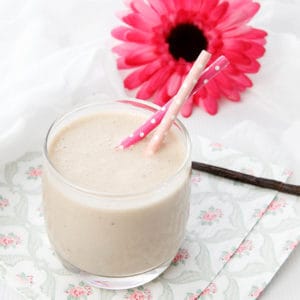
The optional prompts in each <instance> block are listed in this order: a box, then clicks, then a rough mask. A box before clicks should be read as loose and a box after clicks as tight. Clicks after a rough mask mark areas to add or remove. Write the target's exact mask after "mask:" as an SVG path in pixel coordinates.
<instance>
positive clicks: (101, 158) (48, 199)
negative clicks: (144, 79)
mask: <svg viewBox="0 0 300 300" xmlns="http://www.w3.org/2000/svg"><path fill="white" fill-rule="evenodd" d="M156 109H159V107H157V106H155V105H153V104H149V103H148V102H144V101H138V100H135V99H129V100H115V101H108V102H103V103H102V102H101V103H96V104H89V105H85V106H82V107H79V108H77V109H75V110H73V111H71V112H69V113H67V114H65V115H64V116H62V117H61V118H60V119H58V120H57V121H55V122H54V123H53V125H52V126H51V128H50V129H49V131H48V134H47V137H46V141H45V146H44V172H43V183H42V186H43V205H44V214H45V221H46V227H47V232H48V236H49V240H50V242H51V244H52V246H53V248H54V250H55V252H56V254H57V256H58V257H59V258H60V260H61V261H62V263H63V264H64V266H65V267H66V268H67V269H69V270H71V271H72V272H76V273H80V275H81V276H83V277H84V279H85V280H86V281H88V282H89V283H91V284H93V285H95V286H98V287H101V288H106V289H126V288H131V287H135V286H139V285H142V284H144V283H146V282H149V281H151V280H152V279H154V278H156V277H157V276H159V275H160V274H161V273H162V272H163V271H165V270H166V269H167V267H168V266H169V265H170V263H171V262H172V259H173V258H174V256H175V255H176V253H177V251H178V249H179V247H180V244H181V243H182V241H183V238H184V233H185V227H186V223H187V219H188V214H189V195H190V174H191V142H190V138H189V135H188V133H187V131H186V129H185V127H184V126H183V124H182V123H181V122H180V121H179V120H176V121H175V122H174V125H173V126H172V128H171V130H170V132H169V133H168V135H167V136H166V137H165V141H164V143H163V145H162V147H161V148H160V150H159V151H158V152H157V153H155V154H154V155H150V156H149V155H146V153H145V152H146V146H147V143H148V141H149V138H148V137H146V138H144V139H143V140H142V141H140V142H139V143H137V144H135V145H134V146H133V147H131V148H128V149H125V150H120V149H118V148H117V147H116V146H117V145H118V144H119V143H120V141H121V140H122V139H123V138H124V137H126V136H128V135H129V134H130V133H131V132H133V131H134V130H135V129H136V128H137V127H139V126H140V125H141V124H142V123H143V122H144V121H145V120H146V119H147V118H149V116H151V115H152V114H153V113H154V112H155V111H156Z"/></svg>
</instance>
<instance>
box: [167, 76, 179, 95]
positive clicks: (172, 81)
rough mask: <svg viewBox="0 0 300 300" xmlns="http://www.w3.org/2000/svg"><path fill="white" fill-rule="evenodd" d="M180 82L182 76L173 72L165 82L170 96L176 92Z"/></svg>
mask: <svg viewBox="0 0 300 300" xmlns="http://www.w3.org/2000/svg"><path fill="white" fill-rule="evenodd" d="M181 82H182V76H181V75H179V74H178V73H177V72H174V73H173V74H172V75H171V77H170V78H169V80H168V82H167V92H168V95H169V96H170V98H171V97H173V96H174V95H175V94H176V93H177V92H178V90H179V87H180V84H181Z"/></svg>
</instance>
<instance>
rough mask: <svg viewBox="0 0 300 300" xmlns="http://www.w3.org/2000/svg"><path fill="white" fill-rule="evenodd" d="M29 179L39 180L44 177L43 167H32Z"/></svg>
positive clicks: (28, 174)
mask: <svg viewBox="0 0 300 300" xmlns="http://www.w3.org/2000/svg"><path fill="white" fill-rule="evenodd" d="M26 175H27V179H34V180H36V179H38V178H39V177H41V176H42V165H38V166H37V167H30V168H29V169H28V170H27V172H26Z"/></svg>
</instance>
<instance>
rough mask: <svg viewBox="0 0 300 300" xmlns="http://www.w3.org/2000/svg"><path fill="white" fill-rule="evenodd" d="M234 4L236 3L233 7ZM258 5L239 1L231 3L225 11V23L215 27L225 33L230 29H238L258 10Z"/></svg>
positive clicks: (245, 0) (243, 0) (242, 0)
mask: <svg viewBox="0 0 300 300" xmlns="http://www.w3.org/2000/svg"><path fill="white" fill-rule="evenodd" d="M234 3H238V4H237V5H234ZM259 8H260V5H259V4H258V3H257V2H252V0H250V1H247V0H240V1H236V2H233V4H231V5H230V6H229V9H228V11H227V15H228V16H227V18H226V22H222V23H220V24H219V26H217V27H218V28H219V29H221V30H223V31H226V30H229V29H231V28H235V27H239V26H241V25H243V24H246V23H247V22H248V21H249V20H250V19H251V18H252V17H253V16H254V15H255V14H256V13H257V11H258V10H259Z"/></svg>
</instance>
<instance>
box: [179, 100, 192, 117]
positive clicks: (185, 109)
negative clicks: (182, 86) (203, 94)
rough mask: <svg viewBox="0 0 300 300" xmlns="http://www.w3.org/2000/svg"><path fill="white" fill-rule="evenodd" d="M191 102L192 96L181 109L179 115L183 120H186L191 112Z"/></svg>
mask: <svg viewBox="0 0 300 300" xmlns="http://www.w3.org/2000/svg"><path fill="white" fill-rule="evenodd" d="M193 100H194V96H191V97H189V98H188V99H187V100H186V101H185V103H184V104H183V106H182V108H181V111H180V112H181V115H182V116H183V117H185V118H188V117H189V116H190V115H191V114H192V112H193V104H194V103H193Z"/></svg>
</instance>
